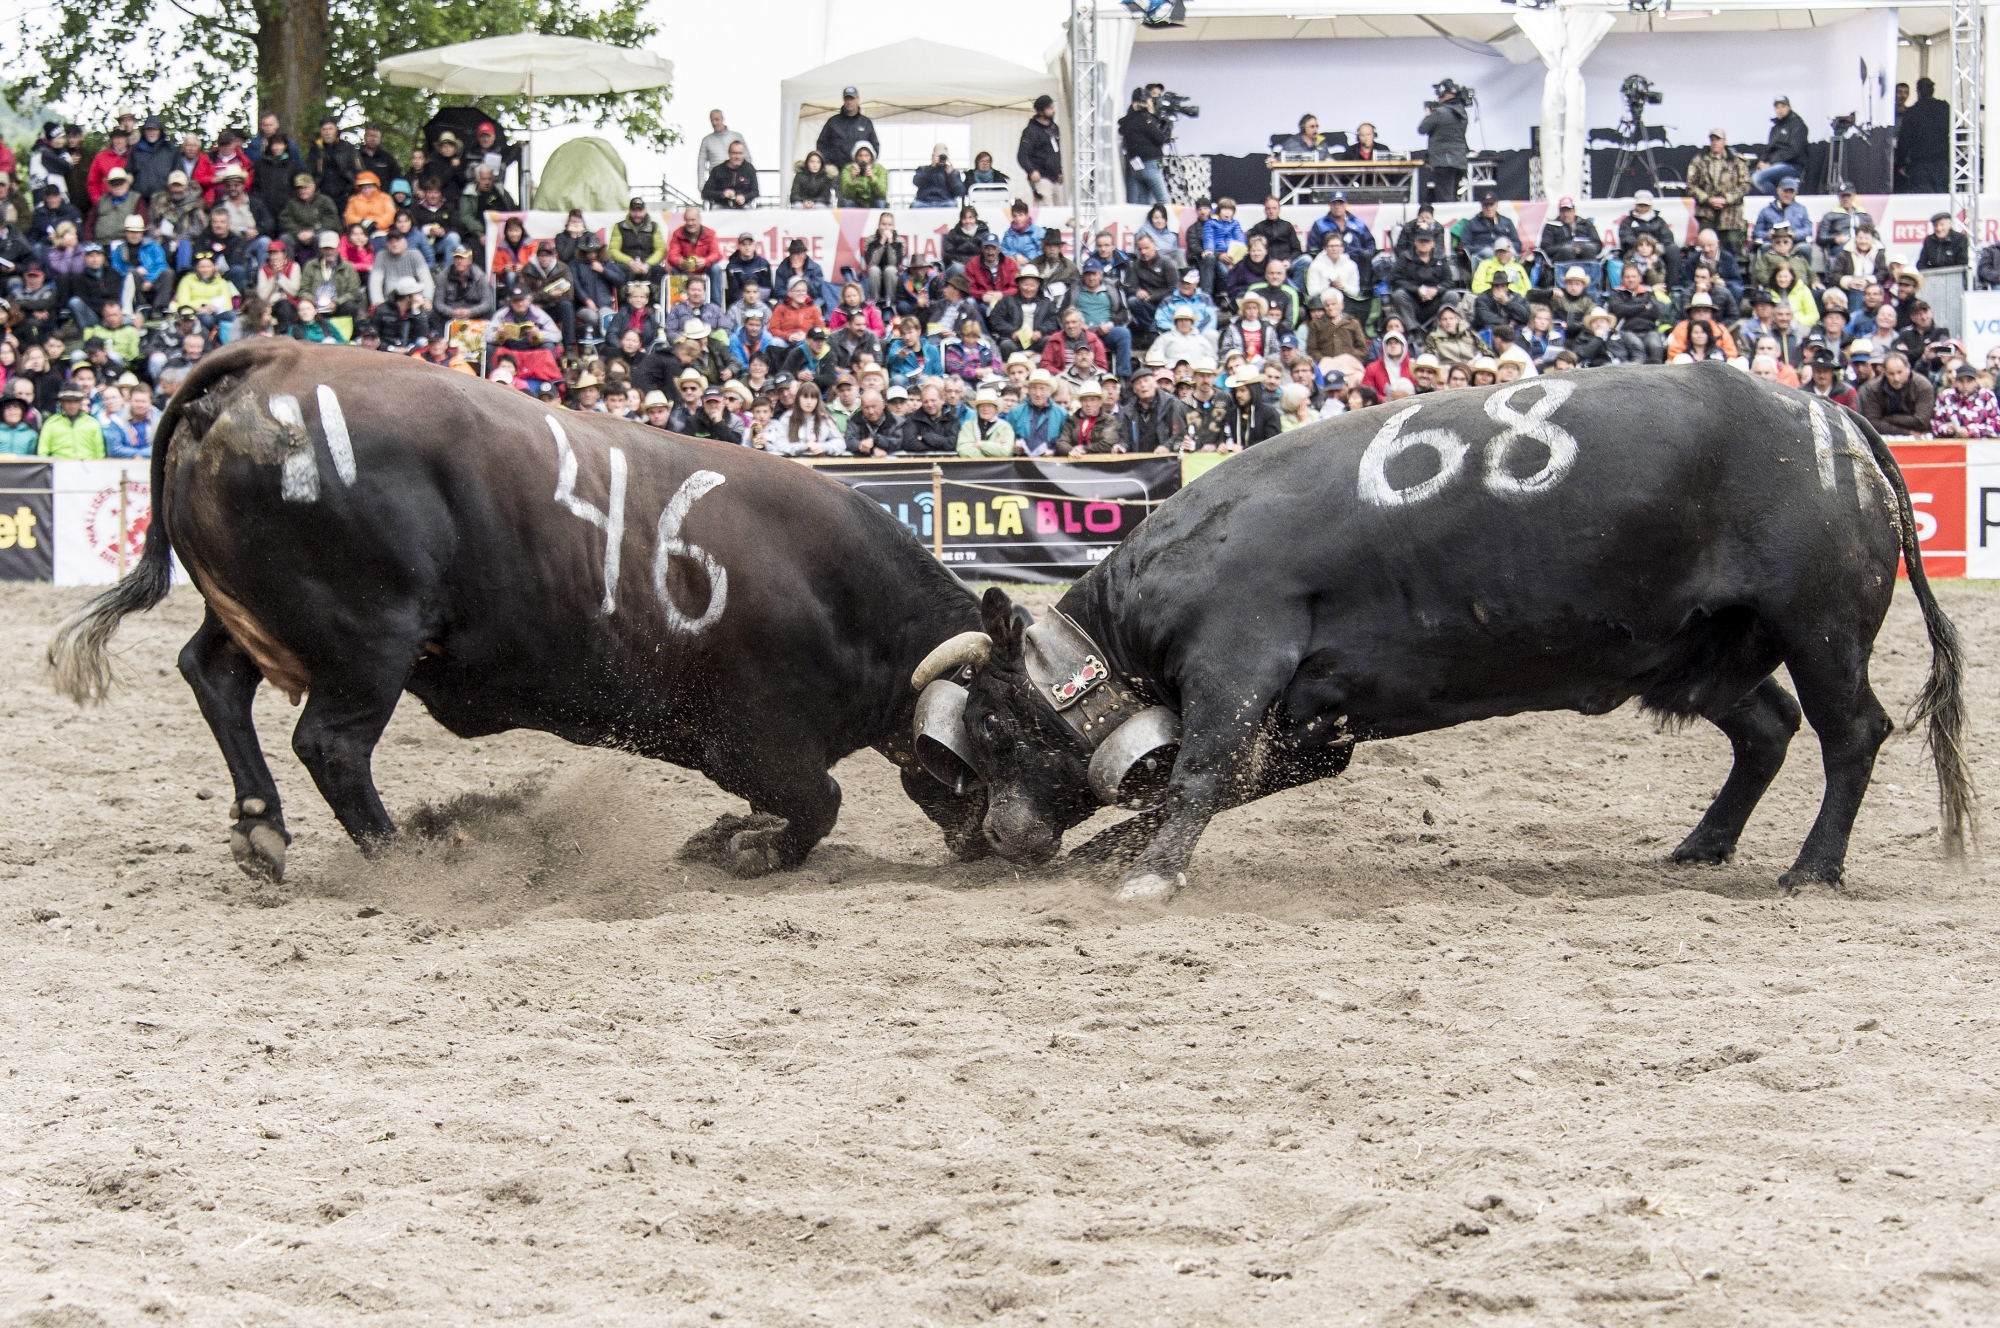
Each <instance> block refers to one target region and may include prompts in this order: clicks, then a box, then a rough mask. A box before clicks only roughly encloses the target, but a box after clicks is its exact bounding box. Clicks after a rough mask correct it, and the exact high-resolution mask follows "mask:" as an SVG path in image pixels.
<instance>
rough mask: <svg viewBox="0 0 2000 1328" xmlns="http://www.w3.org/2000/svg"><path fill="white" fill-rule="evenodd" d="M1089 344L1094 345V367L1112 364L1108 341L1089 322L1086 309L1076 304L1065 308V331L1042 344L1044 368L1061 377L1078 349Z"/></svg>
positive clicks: (1091, 352)
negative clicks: (1087, 322)
mask: <svg viewBox="0 0 2000 1328" xmlns="http://www.w3.org/2000/svg"><path fill="white" fill-rule="evenodd" d="M1086 346H1087V347H1089V348H1090V355H1091V361H1090V362H1091V364H1092V365H1093V366H1095V367H1096V368H1098V369H1103V368H1105V367H1107V366H1108V365H1110V363H1111V357H1110V355H1109V354H1108V353H1107V352H1106V351H1105V349H1104V340H1103V338H1101V337H1099V336H1098V335H1097V333H1095V332H1093V331H1092V330H1091V329H1090V328H1089V327H1088V326H1086V325H1085V323H1084V321H1083V311H1082V310H1081V309H1078V308H1075V307H1074V306H1072V307H1071V308H1068V309H1065V310H1063V315H1062V332H1061V334H1060V335H1057V336H1053V337H1050V338H1049V339H1048V341H1047V342H1045V343H1044V344H1043V346H1042V367H1043V368H1044V369H1047V370H1048V371H1049V372H1050V373H1051V374H1054V375H1056V376H1057V377H1061V376H1062V375H1063V374H1066V373H1068V372H1069V369H1070V365H1071V363H1072V362H1073V361H1074V360H1075V359H1076V353H1077V351H1078V350H1079V349H1082V348H1083V347H1086Z"/></svg>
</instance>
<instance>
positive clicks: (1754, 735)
mask: <svg viewBox="0 0 2000 1328" xmlns="http://www.w3.org/2000/svg"><path fill="white" fill-rule="evenodd" d="M1711 719H1712V721H1713V722H1714V724H1715V726H1716V727H1717V728H1719V729H1721V730H1722V731H1723V733H1724V734H1725V735H1726V736H1727V737H1728V738H1729V745H1730V747H1731V748H1733V749H1734V751H1735V753H1736V761H1735V764H1733V765H1731V766H1730V767H1729V778H1728V779H1727V780H1726V781H1724V782H1723V785H1722V791H1721V792H1720V793H1718V794H1716V795H1715V801H1714V802H1711V803H1710V804H1709V805H1708V811H1707V812H1706V813H1704V814H1703V816H1702V818H1701V824H1700V825H1697V826H1696V827H1695V828H1694V829H1693V830H1692V831H1691V832H1689V834H1688V837H1687V838H1686V839H1683V840H1682V841H1681V843H1680V847H1679V848H1676V849H1675V850H1674V853H1673V860H1674V861H1675V862H1727V861H1729V859H1730V858H1732V857H1734V856H1735V854H1736V841H1737V839H1738V838H1740V837H1741V836H1742V834H1743V826H1744V824H1745V823H1746V822H1748V821H1749V819H1750V813H1751V812H1753V811H1755V810H1756V808H1757V802H1758V800H1759V799H1761V798H1762V797H1763V796H1764V790H1766V789H1768V788H1770V787H1771V781H1772V780H1774V779H1776V778H1777V777H1778V771H1779V769H1780V768H1781V767H1782V766H1783V765H1784V764H1785V753H1786V751H1787V750H1788V749H1789V748H1790V747H1791V745H1792V735H1793V734H1794V733H1797V732H1798V731H1799V703H1798V702H1797V701H1794V700H1793V699H1792V695H1791V693H1790V692H1787V691H1786V690H1785V689H1784V688H1783V687H1781V686H1779V685H1778V680H1777V679H1776V678H1766V679H1764V681H1762V682H1760V683H1758V684H1757V685H1756V686H1755V687H1753V688H1751V689H1750V690H1749V691H1748V692H1746V693H1744V695H1743V697H1742V698H1741V699H1740V700H1738V701H1737V702H1736V704H1734V705H1732V706H1731V707H1730V708H1729V709H1728V710H1726V711H1724V712H1723V713H1722V714H1720V715H1716V716H1711Z"/></svg>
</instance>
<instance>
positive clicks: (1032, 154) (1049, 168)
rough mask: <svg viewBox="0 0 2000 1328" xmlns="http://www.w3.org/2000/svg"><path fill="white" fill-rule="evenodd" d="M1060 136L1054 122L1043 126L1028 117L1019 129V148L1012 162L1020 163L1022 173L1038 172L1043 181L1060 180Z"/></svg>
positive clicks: (1058, 128)
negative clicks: (1026, 121)
mask: <svg viewBox="0 0 2000 1328" xmlns="http://www.w3.org/2000/svg"><path fill="white" fill-rule="evenodd" d="M1061 135H1062V130H1061V127H1060V126H1058V125H1057V124H1056V122H1055V121H1053V120H1051V121H1049V122H1048V123H1047V124H1043V123H1042V122H1041V121H1040V120H1037V119H1035V118H1034V117H1033V116H1030V117H1029V118H1028V123H1027V124H1025V125H1023V126H1022V127H1021V146H1020V147H1019V148H1018V149H1017V150H1016V151H1015V153H1014V160H1015V161H1017V162H1019V163H1020V166H1021V169H1022V171H1024V172H1031V171H1039V172H1040V173H1041V176H1042V178H1043V179H1044V180H1060V179H1062V174H1063V165H1062V137H1061Z"/></svg>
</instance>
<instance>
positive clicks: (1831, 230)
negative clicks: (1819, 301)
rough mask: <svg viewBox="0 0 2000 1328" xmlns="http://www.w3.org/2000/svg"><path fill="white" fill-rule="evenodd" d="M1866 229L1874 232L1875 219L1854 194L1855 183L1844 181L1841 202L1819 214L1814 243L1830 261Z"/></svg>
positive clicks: (1841, 188) (1814, 229)
mask: <svg viewBox="0 0 2000 1328" xmlns="http://www.w3.org/2000/svg"><path fill="white" fill-rule="evenodd" d="M1864 229H1865V230H1870V231H1872V230H1874V229H1875V218H1874V217H1872V216H1870V215H1869V214H1868V211H1867V209H1866V208H1863V207H1862V206H1861V197H1860V195H1859V194H1857V193H1855V192H1854V185H1853V183H1852V182H1851V181H1847V180H1842V181H1841V182H1840V199H1839V202H1837V203H1836V204H1835V205H1834V206H1832V207H1830V208H1828V209H1827V210H1826V211H1824V212H1822V213H1820V214H1819V223H1818V225H1816V226H1815V227H1814V228H1813V243H1814V244H1815V245H1817V246H1819V250H1820V252H1821V253H1822V254H1824V255H1826V257H1827V258H1828V259H1829V260H1830V259H1831V258H1832V256H1833V254H1834V252H1835V251H1836V250H1838V249H1839V248H1840V246H1842V245H1844V244H1846V243H1848V242H1849V241H1850V240H1852V239H1853V238H1854V236H1855V233H1856V232H1857V231H1861V230H1864Z"/></svg>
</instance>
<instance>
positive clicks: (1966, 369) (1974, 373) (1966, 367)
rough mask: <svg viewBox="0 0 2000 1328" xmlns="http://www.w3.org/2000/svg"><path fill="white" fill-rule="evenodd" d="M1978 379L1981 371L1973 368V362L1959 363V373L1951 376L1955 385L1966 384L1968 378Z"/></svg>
mask: <svg viewBox="0 0 2000 1328" xmlns="http://www.w3.org/2000/svg"><path fill="white" fill-rule="evenodd" d="M1977 377H1979V370H1977V369H1975V368H1973V367H1972V361H1971V360H1960V361H1959V362H1958V370H1957V372H1955V373H1953V374H1952V376H1951V378H1952V381H1953V382H1955V383H1960V382H1964V381H1965V380H1966V379H1968V378H1977Z"/></svg>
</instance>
